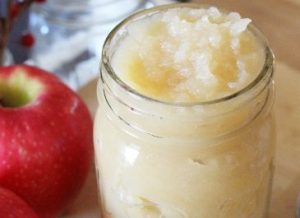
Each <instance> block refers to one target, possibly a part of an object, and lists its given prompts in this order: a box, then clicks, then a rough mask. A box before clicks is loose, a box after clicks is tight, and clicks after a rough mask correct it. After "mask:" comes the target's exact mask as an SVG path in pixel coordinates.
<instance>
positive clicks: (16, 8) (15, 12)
mask: <svg viewBox="0 0 300 218" xmlns="http://www.w3.org/2000/svg"><path fill="white" fill-rule="evenodd" d="M19 14H20V4H18V3H13V4H11V5H10V6H9V16H10V17H11V19H15V18H16V17H17V16H19Z"/></svg>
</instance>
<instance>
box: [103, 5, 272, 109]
mask: <svg viewBox="0 0 300 218" xmlns="http://www.w3.org/2000/svg"><path fill="white" fill-rule="evenodd" d="M208 7H214V6H213V5H206V4H195V3H175V4H168V5H161V6H156V7H153V8H150V9H145V10H142V11H139V12H137V13H134V14H132V15H131V16H129V17H127V18H126V19H124V20H123V21H122V22H120V23H119V24H118V25H117V26H116V27H115V28H114V29H113V30H112V31H111V32H110V33H109V35H108V36H107V38H106V40H105V42H104V45H103V50H102V65H103V67H104V68H105V69H106V71H107V72H108V75H109V76H110V77H111V79H112V80H113V81H115V82H116V83H117V84H118V85H119V86H120V87H122V88H123V89H124V90H125V91H127V92H129V93H130V94H133V95H134V96H135V97H138V98H141V99H144V100H147V101H151V102H153V103H159V104H163V105H168V106H175V107H193V106H204V105H213V104H217V103H221V102H226V101H229V100H232V99H234V98H236V97H239V96H241V95H243V94H245V93H247V92H248V91H250V90H252V89H253V88H254V87H256V86H257V85H258V84H259V83H260V81H262V80H263V79H264V78H265V77H269V80H268V82H267V83H269V82H270V81H271V78H272V76H273V65H274V61H275V58H274V54H273V52H272V50H271V48H270V47H269V44H268V41H267V39H266V38H265V36H264V35H263V34H262V33H261V31H260V30H259V29H258V28H257V27H256V26H255V25H253V24H250V25H249V26H248V29H249V30H250V31H251V32H252V33H254V35H255V37H256V38H257V39H258V40H259V41H260V43H261V44H262V46H264V48H265V61H264V65H263V67H262V69H261V70H260V72H259V74H258V75H257V76H256V77H255V79H254V80H253V81H252V82H250V83H249V84H248V85H247V86H245V87H244V88H242V89H240V90H238V91H236V92H234V93H232V94H230V95H227V96H224V97H221V98H216V99H212V100H208V101H196V102H168V101H163V100H159V99H155V98H153V97H149V96H146V95H144V94H142V93H139V92H138V91H137V90H135V89H134V88H132V87H131V86H130V85H128V84H127V83H125V82H124V81H123V80H122V79H121V78H120V77H119V76H118V75H117V74H116V72H115V71H114V69H113V67H112V66H111V61H110V59H111V58H110V55H109V52H110V48H111V46H110V45H111V42H112V40H113V39H114V37H115V36H116V35H117V34H118V32H119V31H120V30H121V29H122V28H123V27H126V25H127V24H128V23H129V22H131V21H134V20H137V19H139V18H142V17H144V16H147V15H152V14H155V13H159V12H161V11H165V10H168V9H176V8H191V9H203V8H208ZM219 10H220V9H219ZM220 11H222V12H225V13H228V11H226V10H223V9H221V10H220ZM101 67H102V66H101ZM270 69H271V70H270ZM269 72H270V73H269ZM100 73H101V70H100Z"/></svg>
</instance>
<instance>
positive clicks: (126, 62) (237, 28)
mask: <svg viewBox="0 0 300 218" xmlns="http://www.w3.org/2000/svg"><path fill="white" fill-rule="evenodd" d="M174 7H175V6H174ZM250 22H251V20H250V19H248V18H241V17H240V15H239V14H238V13H234V12H231V13H225V12H221V11H219V10H218V9H217V8H215V7H209V8H199V6H195V5H188V6H187V5H182V7H181V8H178V6H177V8H172V7H171V8H170V6H168V8H166V9H165V10H162V11H161V10H160V12H159V13H158V11H155V10H153V11H152V13H148V15H147V16H143V14H142V13H141V14H136V15H133V17H130V18H129V19H127V20H125V21H124V22H123V23H121V24H120V25H119V26H118V27H117V28H116V29H115V30H114V31H113V32H112V33H111V34H110V36H109V37H108V39H107V41H106V46H105V47H104V66H105V67H106V68H109V71H111V72H110V74H111V76H113V77H115V79H116V80H117V82H119V83H120V84H121V85H122V86H123V87H125V88H126V89H127V90H129V91H131V92H133V93H135V94H137V95H139V96H142V97H146V98H149V99H151V100H154V101H161V102H164V103H171V104H176V105H178V104H190V103H196V104H197V103H200V104H201V103H211V102H216V101H219V100H223V99H227V98H230V97H231V96H236V95H237V94H240V93H243V92H245V91H247V90H248V89H250V88H251V87H252V86H254V85H255V84H256V83H257V82H258V81H259V80H260V79H261V78H262V77H263V76H264V75H263V74H264V73H263V72H265V71H264V70H263V69H264V68H266V67H268V64H270V63H272V62H273V57H272V54H271V51H269V50H268V49H266V48H268V47H267V43H266V40H265V39H264V38H263V37H262V36H261V34H260V33H259V31H258V30H257V29H256V28H255V27H253V25H250ZM117 30H122V31H119V32H121V33H122V34H121V35H122V36H116V34H115V33H116V31H117ZM114 37H115V38H117V37H118V38H119V39H117V40H119V41H122V42H121V43H120V42H118V43H116V46H115V47H116V48H115V51H114V53H113V54H112V55H111V56H110V57H109V55H108V51H107V48H108V47H109V46H110V45H109V44H110V43H111V40H112V39H113V38H114ZM105 58H108V59H110V60H105ZM109 63H111V65H110V64H109Z"/></svg>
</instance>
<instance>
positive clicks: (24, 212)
mask: <svg viewBox="0 0 300 218" xmlns="http://www.w3.org/2000/svg"><path fill="white" fill-rule="evenodd" d="M0 216H1V217H2V218H10V217H11V218H38V216H37V215H36V213H35V212H34V211H33V210H32V209H31V208H30V207H29V206H28V204H27V203H26V202H25V201H23V200H22V199H21V198H20V197H18V196H17V195H16V194H15V193H13V192H11V191H9V190H8V189H4V188H1V187H0Z"/></svg>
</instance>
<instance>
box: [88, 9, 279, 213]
mask: <svg viewBox="0 0 300 218" xmlns="http://www.w3.org/2000/svg"><path fill="white" fill-rule="evenodd" d="M250 22H251V20H250V19H248V18H241V17H240V15H239V14H237V13H228V12H223V11H220V10H218V9H217V8H214V7H201V6H199V5H194V4H177V5H168V6H161V7H157V8H154V9H149V10H146V11H142V12H139V13H137V14H135V15H133V16H131V17H129V18H128V19H126V20H125V21H123V22H122V23H121V24H120V25H118V26H117V27H116V28H115V29H114V30H113V31H112V32H111V33H110V35H109V36H108V38H107V40H106V43H105V45H104V50H103V59H102V64H101V77H100V80H99V84H98V89H97V94H98V100H99V108H98V111H97V114H96V118H95V127H94V140H95V164H96V169H97V174H98V187H99V194H100V196H101V203H102V208H103V212H102V213H103V214H102V217H103V218H147V217H149V218H150V217H151V218H161V217H164V218H244V217H245V218H266V217H267V215H268V206H269V202H270V190H271V181H272V174H273V157H274V127H273V118H272V110H271V109H272V103H273V93H274V90H273V89H274V87H273V55H272V52H271V50H270V48H269V47H268V45H267V42H266V40H265V39H264V37H263V36H262V35H261V33H260V32H259V31H258V30H257V29H256V28H255V27H254V26H253V25H252V24H250Z"/></svg>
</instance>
